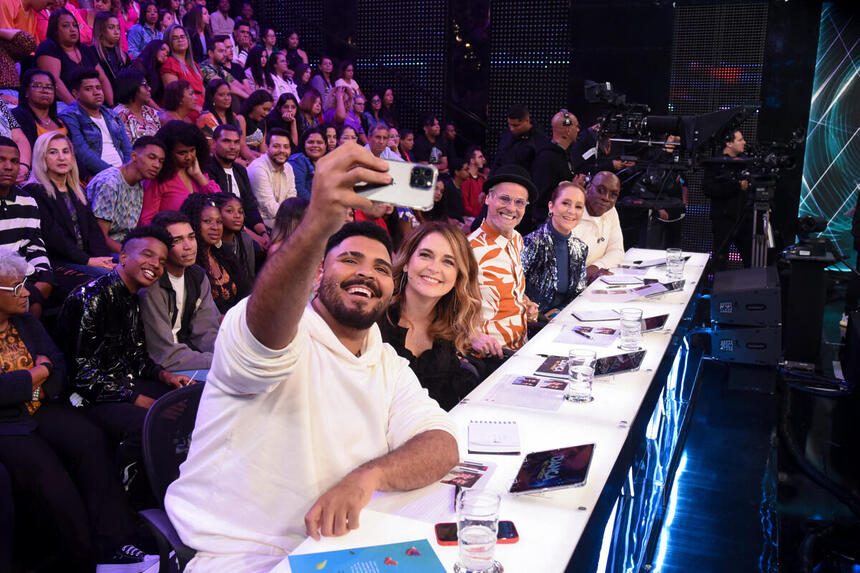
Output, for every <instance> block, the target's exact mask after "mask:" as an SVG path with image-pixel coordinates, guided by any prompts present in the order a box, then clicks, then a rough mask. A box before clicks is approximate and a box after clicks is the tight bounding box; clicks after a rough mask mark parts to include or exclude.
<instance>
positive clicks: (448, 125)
mask: <svg viewBox="0 0 860 573" xmlns="http://www.w3.org/2000/svg"><path fill="white" fill-rule="evenodd" d="M442 144H443V145H445V148H446V149H445V155H446V156H447V157H462V155H461V154H460V150H459V149H458V148H457V126H456V125H455V124H454V121H453V120H450V119H449V120H448V121H446V122H445V125H444V126H443V128H442Z"/></svg>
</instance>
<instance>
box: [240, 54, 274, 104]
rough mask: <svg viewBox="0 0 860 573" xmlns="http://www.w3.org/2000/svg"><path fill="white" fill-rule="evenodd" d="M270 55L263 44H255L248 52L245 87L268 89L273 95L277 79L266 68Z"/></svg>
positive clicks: (250, 89)
mask: <svg viewBox="0 0 860 573" xmlns="http://www.w3.org/2000/svg"><path fill="white" fill-rule="evenodd" d="M268 63H269V56H268V55H267V54H266V50H265V49H264V48H263V46H254V47H253V48H251V50H250V51H249V52H248V58H247V60H246V61H245V78H244V80H243V81H244V82H245V88H246V89H247V90H248V91H250V92H253V91H256V90H266V91H267V92H269V94H270V95H271V94H272V92H274V90H275V81H274V80H273V79H272V76H271V74H269V72H268V71H267V70H266V66H267V64H268Z"/></svg>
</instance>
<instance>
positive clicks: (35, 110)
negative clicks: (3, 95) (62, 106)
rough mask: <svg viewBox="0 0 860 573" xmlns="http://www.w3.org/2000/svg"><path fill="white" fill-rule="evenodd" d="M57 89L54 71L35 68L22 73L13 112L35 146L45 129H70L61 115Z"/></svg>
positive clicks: (61, 131)
mask: <svg viewBox="0 0 860 573" xmlns="http://www.w3.org/2000/svg"><path fill="white" fill-rule="evenodd" d="M54 89H55V88H54V77H53V76H52V75H51V74H50V72H46V71H44V70H39V69H34V68H31V69H29V70H27V71H26V72H24V73H23V75H22V76H21V91H20V93H19V94H18V107H16V108H15V109H13V110H12V115H13V116H15V119H16V120H18V125H20V126H21V131H22V132H23V133H24V135H25V136H26V137H27V140H28V141H29V142H30V146H31V147H32V146H33V145H35V144H36V138H37V137H39V136H40V135H42V134H43V133H48V132H49V131H59V132H60V133H68V132H69V130H68V129H67V128H66V124H65V123H63V120H61V119H60V117H59V116H58V115H57V101H56V100H55V99H54Z"/></svg>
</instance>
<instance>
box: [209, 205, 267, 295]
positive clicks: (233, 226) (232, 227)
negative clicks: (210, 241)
mask: <svg viewBox="0 0 860 573" xmlns="http://www.w3.org/2000/svg"><path fill="white" fill-rule="evenodd" d="M212 200H213V201H215V206H216V207H218V210H219V211H221V220H222V221H223V224H224V232H223V234H222V235H221V247H222V248H223V249H226V250H227V251H229V252H230V254H231V255H233V258H235V259H236V262H237V263H239V267H240V268H241V269H242V272H244V273H245V276H247V277H248V278H249V279H250V280H251V282H253V281H254V277H255V276H256V274H257V255H256V251H255V250H254V240H253V239H251V236H250V235H249V234H248V233H245V232H244V230H245V208H244V207H242V200H241V199H240V198H239V197H236V196H235V195H233V194H232V193H214V194H213V195H212Z"/></svg>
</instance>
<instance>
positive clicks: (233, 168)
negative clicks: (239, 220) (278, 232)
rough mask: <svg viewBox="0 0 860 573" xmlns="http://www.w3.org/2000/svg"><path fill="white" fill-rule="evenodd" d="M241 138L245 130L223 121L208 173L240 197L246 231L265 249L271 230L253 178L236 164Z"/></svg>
mask: <svg viewBox="0 0 860 573" xmlns="http://www.w3.org/2000/svg"><path fill="white" fill-rule="evenodd" d="M241 137H242V134H241V132H240V131H239V130H238V129H237V128H236V127H235V126H232V125H229V124H222V125H219V126H218V127H216V128H215V133H214V135H213V138H212V139H213V141H214V142H215V150H214V153H213V154H212V157H211V158H210V160H209V161H208V162H207V164H206V173H207V174H208V175H209V178H210V179H212V181H214V182H215V183H217V184H218V186H219V187H220V188H221V190H222V191H223V192H225V193H231V194H233V195H235V196H236V197H238V198H239V200H240V201H241V202H242V208H243V210H244V211H245V217H246V220H245V222H246V225H245V227H246V230H247V231H248V232H249V233H250V234H251V238H252V239H253V240H254V241H255V242H256V243H257V244H259V245H260V248H261V249H266V248H267V247H268V244H269V239H268V232H267V230H266V226H265V225H264V224H263V219H262V217H260V208H259V206H258V205H257V198H256V197H254V192H253V191H252V190H251V180H250V179H249V178H248V172H247V171H246V170H245V167H244V166H243V165H242V164H240V163H236V158H237V157H238V156H239V150H240V148H241Z"/></svg>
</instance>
